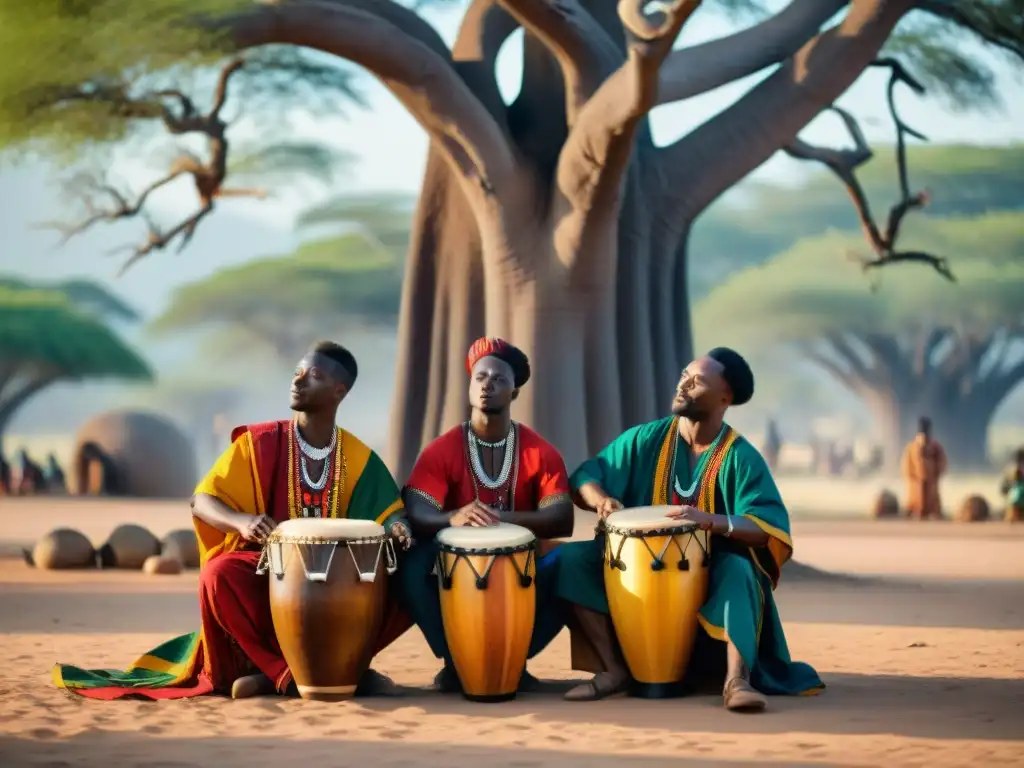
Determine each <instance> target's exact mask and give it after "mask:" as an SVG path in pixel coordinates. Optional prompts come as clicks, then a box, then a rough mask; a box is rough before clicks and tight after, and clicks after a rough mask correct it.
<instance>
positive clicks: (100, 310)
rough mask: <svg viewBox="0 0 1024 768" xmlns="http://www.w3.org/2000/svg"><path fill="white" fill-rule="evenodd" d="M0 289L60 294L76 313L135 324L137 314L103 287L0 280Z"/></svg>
mask: <svg viewBox="0 0 1024 768" xmlns="http://www.w3.org/2000/svg"><path fill="white" fill-rule="evenodd" d="M0 288H10V289H12V290H22V291H26V290H32V289H35V290H44V291H53V292H55V293H60V294H63V295H64V296H65V297H66V298H67V299H68V301H70V302H71V303H72V304H73V305H74V306H75V307H76V308H77V309H80V310H83V311H86V312H90V313H92V314H94V315H96V316H97V317H100V318H102V319H106V320H124V321H128V322H138V320H140V319H141V318H140V316H139V313H138V312H136V311H135V308H134V307H132V306H131V305H129V304H127V303H126V302H124V301H122V300H121V299H120V298H119V297H118V296H115V295H114V294H113V293H111V292H110V291H108V290H106V289H105V288H104V287H103V286H101V285H98V284H97V283H93V282H91V281H89V280H61V281H57V282H52V283H41V282H33V283H30V282H28V281H25V280H20V279H18V278H14V277H2V276H0Z"/></svg>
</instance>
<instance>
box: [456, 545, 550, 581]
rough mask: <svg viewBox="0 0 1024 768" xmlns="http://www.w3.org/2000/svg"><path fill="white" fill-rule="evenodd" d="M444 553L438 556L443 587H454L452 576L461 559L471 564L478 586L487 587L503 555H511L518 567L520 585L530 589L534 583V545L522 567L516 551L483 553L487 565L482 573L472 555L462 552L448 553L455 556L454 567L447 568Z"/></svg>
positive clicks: (516, 567)
mask: <svg viewBox="0 0 1024 768" xmlns="http://www.w3.org/2000/svg"><path fill="white" fill-rule="evenodd" d="M444 554H445V553H444V552H439V553H438V556H437V566H438V576H439V577H440V579H441V588H442V589H446V590H448V589H451V588H452V584H453V579H452V576H453V574H454V573H455V568H456V567H457V566H458V564H459V561H460V560H465V561H466V565H468V566H469V569H470V570H471V571H472V572H473V575H474V576H475V577H476V588H477V589H487V585H488V583H489V579H490V576H491V569H492V568H494V563H495V562H496V561H497V559H498V557H501V556H510V557H511V559H512V567H513V568H515V569H516V573H517V574H518V575H519V585H520V586H521V587H522V588H523V589H529V587H530V585H531V584H533V577H532V576H531V575H530V565H531V564H532V563H533V559H534V548H533V547H530V548H529V549H528V550H527V551H526V562H525V563H523V567H522V568H520V567H519V561H518V560H516V557H515V552H513V553H512V554H511V555H502V553H494V552H492V553H489V554H486V555H483V556H486V557H487V567H486V568H485V569H484V572H483V573H482V574H481V573H480V572H479V571H477V569H476V566H475V565H473V561H472V560H470V556H469V555H467V554H464V553H462V552H449V553H447V554H452V555H454V557H453V558H452V567H451V568H450V569H447V570H446V569H445V567H444ZM480 556H481V555H477V557H480Z"/></svg>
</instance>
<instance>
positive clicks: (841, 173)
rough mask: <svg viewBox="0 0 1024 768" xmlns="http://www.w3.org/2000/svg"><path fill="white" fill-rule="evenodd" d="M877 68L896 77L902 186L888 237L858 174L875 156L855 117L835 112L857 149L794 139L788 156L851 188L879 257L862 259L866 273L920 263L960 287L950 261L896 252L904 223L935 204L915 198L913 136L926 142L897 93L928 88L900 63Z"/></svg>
mask: <svg viewBox="0 0 1024 768" xmlns="http://www.w3.org/2000/svg"><path fill="white" fill-rule="evenodd" d="M875 66H882V67H886V68H888V69H890V70H891V72H892V75H891V77H890V79H889V87H888V104H889V112H890V114H891V115H892V119H893V123H895V125H896V163H897V167H898V169H899V186H900V200H899V201H898V202H897V203H896V204H895V205H894V206H893V207H892V208H891V209H890V210H889V220H888V223H887V224H886V227H885V232H884V233H883V232H882V230H881V228H880V227H879V226H878V224H877V223H876V222H875V218H874V216H873V215H872V213H871V206H870V204H869V203H868V199H867V195H866V194H865V192H864V187H863V186H862V185H861V183H860V181H859V180H858V179H857V169H858V168H859V167H860V166H862V165H863V164H864V163H866V162H867V161H868V160H870V159H871V158H872V157H873V153H872V151H871V147H870V146H869V145H868V143H867V140H866V139H865V138H864V133H863V131H861V129H860V125H859V123H858V122H857V119H856V118H855V117H854V116H853V115H851V114H850V113H849V112H847V111H845V110H844V109H842V108H840V107H837V106H836V105H834V104H833V105H831V106H830V107H829V109H831V110H832V111H833V112H835V113H836V114H838V115H839V116H840V117H841V118H842V120H843V123H845V125H846V129H847V131H848V132H849V133H850V136H851V138H852V139H853V141H854V145H855V147H854V149H852V150H837V149H830V148H827V147H816V146H814V145H812V144H808V143H807V142H806V141H803V140H801V139H800V138H794V139H793V140H792V141H791V142H790V143H789V144H788V145H786V146H785V147H784V148H783V150H784V151H785V152H786V154H788V155H789V156H790V157H793V158H795V159H797V160H813V161H816V162H819V163H821V164H823V165H825V166H826V167H827V168H829V170H831V171H832V172H833V173H834V174H835V175H836V176H837V177H838V178H839V180H840V181H841V182H842V183H843V185H844V186H845V187H846V190H847V192H849V194H850V198H851V199H852V200H853V204H854V207H855V208H856V209H857V216H858V218H859V219H860V223H861V228H862V229H863V230H864V235H865V237H866V238H867V241H868V243H869V244H870V245H871V249H872V250H873V251H874V253H875V256H874V258H871V259H861V264H862V266H863V267H864V269H865V270H867V269H872V268H876V267H884V266H887V265H889V264H894V263H897V262H908V261H915V262H921V263H924V264H928V265H930V266H931V267H932V268H933V269H934V270H935V271H936V272H938V273H939V274H940V275H942V276H943V277H944V278H946V279H947V280H950V281H952V282H955V280H956V278H954V277H953V273H952V272H951V271H950V269H949V262H948V260H947V259H945V258H943V257H939V256H934V255H932V254H930V253H924V252H922V251H913V250H910V251H900V250H897V249H896V241H897V239H898V238H899V234H900V227H901V225H902V224H903V219H904V217H906V215H907V213H909V212H910V211H912V210H915V209H917V208H922V207H924V206H925V205H927V203H928V199H929V198H928V193H927V192H918V193H916V194H911V193H910V181H909V173H908V171H907V147H906V135H907V134H910V135H911V136H914V137H916V138H918V139H925V137H924V135H922V134H921V133H918V132H917V131H915V130H914V129H913V128H911V127H909V126H908V125H907V124H906V123H905V122H903V120H902V119H901V118H900V116H899V112H898V111H897V109H896V101H895V92H894V91H895V87H896V84H897V83H906V84H907V85H909V86H910V87H911V88H913V89H914V90H915V91H916V92H918V93H922V92H923V91H924V87H923V86H922V85H921V84H920V83H919V82H918V81H917V80H915V79H914V78H913V77H912V76H911V75H910V74H909V73H908V72H907V71H906V70H905V69H904V68H903V66H902V65H901V64H900V63H899V62H898V61H895V60H893V59H881V60H879V61H877V62H875Z"/></svg>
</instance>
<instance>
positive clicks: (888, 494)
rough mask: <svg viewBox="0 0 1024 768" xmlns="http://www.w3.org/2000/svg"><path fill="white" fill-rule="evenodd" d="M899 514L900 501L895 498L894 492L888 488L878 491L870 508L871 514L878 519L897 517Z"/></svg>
mask: <svg viewBox="0 0 1024 768" xmlns="http://www.w3.org/2000/svg"><path fill="white" fill-rule="evenodd" d="M899 514H900V501H899V499H897V498H896V494H895V493H893V492H892V491H890V490H889V489H888V488H886V489H883V490H882V491H880V492H879V494H878V496H877V498H876V499H875V504H874V506H873V507H872V509H871V516H872V517H873V518H875V519H876V520H878V519H888V518H893V517H899Z"/></svg>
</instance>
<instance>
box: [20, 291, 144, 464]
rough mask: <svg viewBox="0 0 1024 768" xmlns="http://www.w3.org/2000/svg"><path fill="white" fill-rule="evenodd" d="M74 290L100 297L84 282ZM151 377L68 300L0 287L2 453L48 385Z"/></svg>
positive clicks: (56, 293) (128, 350) (141, 363)
mask: <svg viewBox="0 0 1024 768" xmlns="http://www.w3.org/2000/svg"><path fill="white" fill-rule="evenodd" d="M76 286H77V288H78V290H79V291H80V292H82V293H86V294H88V295H89V296H90V297H91V298H92V299H93V300H96V299H97V297H99V296H100V295H101V293H102V290H101V289H98V288H97V289H94V290H88V291H87V290H85V289H84V288H83V286H82V285H81V284H76V285H73V286H72V289H74V288H75V287H76ZM72 292H74V290H73V291H72ZM110 298H111V300H112V301H114V300H113V299H112V297H110ZM103 303H104V304H105V305H107V306H111V304H110V303H108V302H106V301H104V302H103ZM114 304H115V305H119V304H120V303H119V302H116V301H114ZM120 306H123V305H120ZM151 377H152V374H151V372H150V370H149V367H148V366H147V365H146V363H145V361H144V360H143V359H142V358H141V357H139V356H138V354H136V353H135V352H134V351H133V350H132V349H131V348H130V347H128V346H127V345H126V344H125V343H124V342H123V341H122V340H121V339H120V338H119V337H118V336H117V334H115V333H114V332H113V331H112V330H110V328H108V327H107V326H106V325H105V324H104V323H103V321H102V320H100V318H99V317H97V316H96V315H94V314H93V313H91V312H86V311H83V310H80V309H77V308H76V307H75V306H74V305H73V304H72V303H71V301H70V300H69V298H68V296H66V295H64V294H63V293H61V292H59V291H53V290H49V291H40V290H31V289H24V288H15V287H9V286H3V285H0V454H2V452H3V435H4V432H5V431H6V429H7V426H8V425H9V424H10V422H11V420H12V419H13V418H14V416H15V414H16V413H17V412H18V410H19V409H20V408H21V407H22V406H24V405H25V403H27V402H28V401H29V400H30V399H31V398H33V397H34V396H35V395H37V394H38V393H39V392H41V391H43V390H44V389H46V388H47V387H49V386H52V385H53V384H56V383H58V382H67V381H82V380H84V379H99V378H120V379H128V380H143V381H145V380H149V379H150V378H151Z"/></svg>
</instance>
